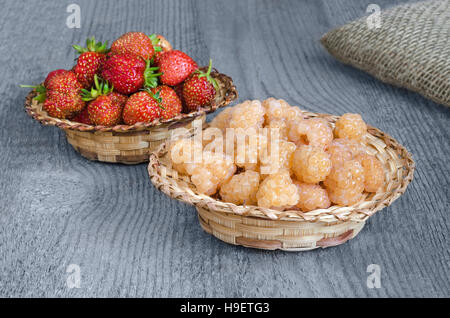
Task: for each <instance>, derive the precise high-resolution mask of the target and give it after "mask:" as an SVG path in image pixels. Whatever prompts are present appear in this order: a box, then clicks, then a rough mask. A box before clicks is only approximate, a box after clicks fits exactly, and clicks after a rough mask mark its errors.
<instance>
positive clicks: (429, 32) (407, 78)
mask: <svg viewBox="0 0 450 318" xmlns="http://www.w3.org/2000/svg"><path fill="white" fill-rule="evenodd" d="M449 17H450V1H449V0H432V1H423V2H418V3H412V4H405V5H401V6H397V7H394V8H392V9H390V10H387V11H384V12H382V13H381V16H380V20H379V21H380V27H379V28H376V27H372V28H370V27H369V25H368V21H367V17H364V18H362V19H359V20H356V21H354V22H351V23H349V24H347V25H344V26H342V27H340V28H337V29H334V30H332V31H330V32H328V33H327V34H325V35H324V36H323V37H322V39H321V42H322V44H323V46H324V47H325V48H326V49H327V50H328V52H329V53H330V54H331V55H333V56H334V57H335V58H337V59H338V60H339V61H341V62H343V63H345V64H350V65H352V66H355V67H357V68H359V69H361V70H363V71H366V72H368V73H370V74H371V75H373V76H375V77H377V78H378V79H380V80H381V81H384V82H386V83H389V84H393V85H396V86H400V87H405V88H408V89H410V90H412V91H415V92H417V93H420V94H422V95H423V96H425V97H427V98H430V99H432V100H433V101H435V102H437V103H439V104H443V105H446V106H450V59H449V58H448V55H449V52H450V41H449V38H450V18H449Z"/></svg>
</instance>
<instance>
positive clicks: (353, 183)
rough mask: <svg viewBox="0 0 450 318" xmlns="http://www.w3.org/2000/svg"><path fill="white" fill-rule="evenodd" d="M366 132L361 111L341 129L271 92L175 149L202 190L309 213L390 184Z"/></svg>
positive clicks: (177, 164) (179, 166) (177, 162)
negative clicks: (368, 146) (366, 140)
mask: <svg viewBox="0 0 450 318" xmlns="http://www.w3.org/2000/svg"><path fill="white" fill-rule="evenodd" d="M366 133H367V126H366V124H365V122H364V121H363V119H362V118H361V116H360V115H358V114H344V115H342V116H341V117H340V118H339V119H338V120H337V121H336V123H335V127H334V128H333V127H332V125H331V124H330V123H329V122H328V121H327V120H325V119H323V118H305V117H304V116H303V115H302V112H301V111H300V109H299V108H298V107H297V106H291V105H289V104H288V103H287V102H286V101H284V100H277V99H275V98H269V99H267V100H265V101H263V102H260V101H257V100H253V101H245V102H243V103H241V104H238V105H236V106H234V107H228V108H226V109H224V110H223V111H222V112H221V113H220V114H218V115H217V116H216V117H215V118H214V119H213V120H212V121H211V123H210V125H209V127H208V128H207V129H205V130H204V131H203V137H202V138H203V139H200V141H199V139H198V138H196V137H195V136H194V137H191V138H185V139H180V140H176V141H174V142H172V143H171V146H170V151H169V155H170V159H171V160H172V167H173V168H174V169H175V170H177V171H178V172H179V173H181V174H186V175H188V176H190V179H191V181H192V183H193V184H194V185H195V187H196V189H197V191H198V192H199V193H202V194H205V195H215V197H216V198H219V199H221V200H222V201H225V202H230V203H233V204H236V205H257V206H260V207H264V208H271V209H276V210H286V209H299V210H301V211H303V212H308V211H312V210H317V209H326V208H328V207H330V205H331V204H336V205H341V206H349V205H353V204H356V203H358V202H359V201H360V200H361V199H362V198H363V194H364V192H377V191H379V190H381V189H382V187H383V186H384V183H385V172H384V171H385V170H384V168H383V165H382V164H381V162H380V161H379V160H378V159H377V158H376V157H375V156H373V155H370V154H368V153H367V152H366V146H365V145H364V136H365V134H366Z"/></svg>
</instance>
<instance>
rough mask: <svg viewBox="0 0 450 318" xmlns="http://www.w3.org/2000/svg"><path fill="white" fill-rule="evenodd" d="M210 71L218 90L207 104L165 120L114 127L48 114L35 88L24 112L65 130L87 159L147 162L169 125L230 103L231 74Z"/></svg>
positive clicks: (179, 124) (234, 93)
mask: <svg viewBox="0 0 450 318" xmlns="http://www.w3.org/2000/svg"><path fill="white" fill-rule="evenodd" d="M211 75H212V76H213V77H214V78H215V79H216V80H217V82H218V84H219V90H218V91H217V94H216V97H215V100H214V101H213V102H212V104H211V105H210V106H206V107H203V108H201V109H199V110H198V111H196V112H191V113H188V114H184V113H183V114H180V115H178V116H176V117H173V118H171V119H168V120H161V119H156V120H154V121H153V122H151V123H137V124H134V125H131V126H128V125H117V126H113V127H106V126H91V125H86V124H82V123H78V122H73V121H70V120H68V119H58V118H54V117H51V116H49V115H48V114H47V112H46V111H45V110H44V108H43V106H44V105H43V103H39V102H37V101H36V100H34V99H33V98H34V97H35V96H36V94H37V93H36V91H35V90H33V91H31V92H30V93H29V94H28V96H27V98H26V101H25V109H26V111H27V113H28V114H29V115H30V116H31V117H33V118H34V119H36V120H37V121H39V122H41V123H42V124H43V125H52V126H57V127H59V128H61V129H63V130H64V131H65V132H66V136H67V140H68V142H69V143H70V144H71V145H72V146H73V147H74V149H75V150H76V151H78V152H79V153H80V154H81V155H82V156H84V157H86V158H88V159H90V160H98V161H104V162H111V163H124V164H137V163H142V162H147V161H148V159H149V155H150V153H151V152H152V151H154V150H156V149H158V147H159V146H160V145H161V144H162V143H163V142H164V140H166V139H167V138H169V137H170V132H171V130H172V129H175V128H178V127H186V128H189V127H190V125H191V123H192V121H193V120H194V119H196V118H201V119H202V120H203V121H204V120H205V118H206V114H207V113H211V112H214V111H215V110H217V109H218V108H219V107H224V106H227V105H228V104H230V103H231V102H232V101H233V100H235V99H236V98H237V96H238V94H237V90H236V87H235V86H234V84H233V81H232V79H231V78H230V77H228V76H226V75H224V74H220V73H218V72H217V71H216V70H214V71H213V72H212V73H211Z"/></svg>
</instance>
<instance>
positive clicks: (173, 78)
mask: <svg viewBox="0 0 450 318" xmlns="http://www.w3.org/2000/svg"><path fill="white" fill-rule="evenodd" d="M158 66H159V71H160V72H161V73H162V75H161V77H160V81H161V83H162V84H166V85H170V86H175V85H177V84H180V83H181V82H183V81H184V80H185V79H186V78H188V77H189V75H191V74H192V72H193V71H195V70H196V69H197V68H198V66H197V63H195V61H194V60H193V59H192V58H190V57H189V56H188V55H187V54H186V53H183V52H181V51H178V50H170V51H167V52H164V53H163V54H161V56H160V57H159V62H158Z"/></svg>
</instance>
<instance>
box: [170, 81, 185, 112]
mask: <svg viewBox="0 0 450 318" xmlns="http://www.w3.org/2000/svg"><path fill="white" fill-rule="evenodd" d="M183 84H184V83H180V84H178V85H175V86H174V87H173V90H174V91H175V93H177V96H178V98H179V99H180V101H181V104H182V105H183V108H184V104H185V102H184V97H183Z"/></svg>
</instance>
